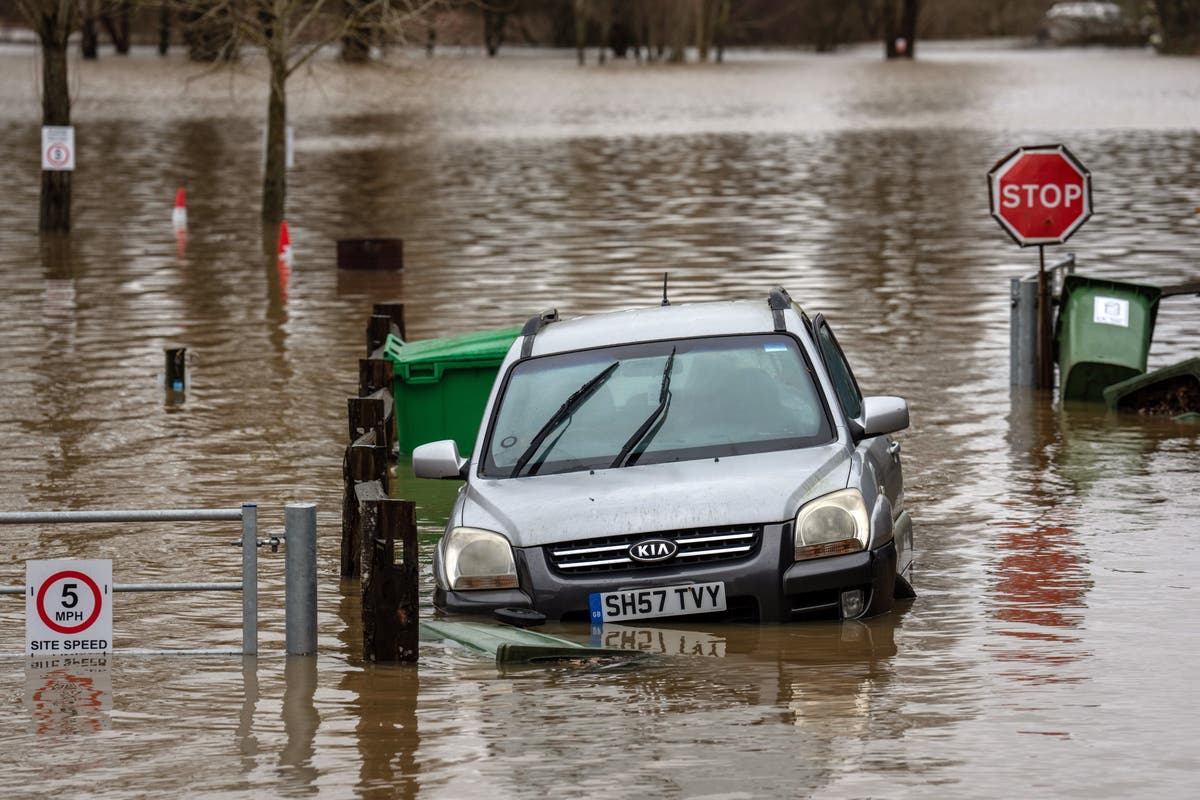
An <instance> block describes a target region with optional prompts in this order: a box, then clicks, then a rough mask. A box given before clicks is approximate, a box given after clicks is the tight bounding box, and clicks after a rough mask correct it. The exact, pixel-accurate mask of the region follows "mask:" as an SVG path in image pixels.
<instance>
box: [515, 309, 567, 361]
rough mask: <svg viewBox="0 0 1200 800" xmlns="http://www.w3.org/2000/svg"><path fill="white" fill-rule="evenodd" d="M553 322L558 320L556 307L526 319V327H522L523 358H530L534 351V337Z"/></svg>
mask: <svg viewBox="0 0 1200 800" xmlns="http://www.w3.org/2000/svg"><path fill="white" fill-rule="evenodd" d="M551 322H558V309H556V308H547V309H546V310H545V311H542V312H541V313H539V314H534V315H533V316H532V317H530V318H529V319H528V320H526V321H525V327H524V328H522V329H521V336H522V337H524V339H523V341H522V342H521V358H529V354H530V353H531V352H533V338H534V337H535V336H537V335H538V333H540V332H541V330H542V328H544V327H546V326H547V325H549V324H550V323H551Z"/></svg>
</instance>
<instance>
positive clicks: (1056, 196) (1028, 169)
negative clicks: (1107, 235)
mask: <svg viewBox="0 0 1200 800" xmlns="http://www.w3.org/2000/svg"><path fill="white" fill-rule="evenodd" d="M988 204H989V206H990V208H991V212H992V216H993V217H995V219H996V221H997V222H999V223H1000V227H1002V228H1004V230H1005V231H1006V232H1007V233H1008V235H1009V236H1011V237H1012V238H1013V240H1014V241H1015V242H1016V243H1017V244H1019V245H1020V246H1021V247H1029V246H1031V245H1035V244H1036V245H1037V246H1038V315H1037V323H1038V335H1037V364H1038V371H1037V374H1038V382H1037V385H1038V387H1039V388H1043V389H1049V388H1052V387H1053V386H1054V359H1053V356H1052V353H1051V350H1052V348H1053V342H1052V340H1051V328H1052V325H1051V319H1050V287H1049V283H1048V280H1047V275H1046V252H1045V246H1046V245H1048V244H1060V243H1062V242H1065V241H1066V240H1067V239H1069V238H1070V237H1071V234H1073V233H1074V232H1075V231H1077V230H1078V229H1079V228H1080V226H1082V225H1083V223H1085V222H1087V220H1088V217H1090V216H1091V215H1092V174H1091V173H1090V172H1088V170H1087V168H1086V167H1084V166H1083V164H1082V163H1081V162H1080V161H1079V159H1077V158H1075V156H1074V155H1072V153H1071V151H1070V150H1068V149H1067V148H1066V146H1065V145H1061V144H1051V145H1038V146H1036V147H1018V148H1017V149H1016V150H1014V151H1012V152H1011V153H1009V154H1008V155H1007V156H1005V157H1004V158H1002V159H1000V161H999V162H997V164H996V166H994V167H992V170H991V172H989V173H988Z"/></svg>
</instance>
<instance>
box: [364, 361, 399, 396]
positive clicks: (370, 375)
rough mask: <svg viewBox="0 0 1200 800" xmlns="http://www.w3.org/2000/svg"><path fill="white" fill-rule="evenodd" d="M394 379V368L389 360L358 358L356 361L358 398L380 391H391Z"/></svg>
mask: <svg viewBox="0 0 1200 800" xmlns="http://www.w3.org/2000/svg"><path fill="white" fill-rule="evenodd" d="M395 379H396V372H395V367H394V366H393V365H392V360H391V359H390V358H360V359H359V360H358V396H359V397H366V396H367V395H369V394H374V393H375V392H377V391H379V390H380V389H387V390H388V392H389V393H390V392H391V391H392V381H394V380H395Z"/></svg>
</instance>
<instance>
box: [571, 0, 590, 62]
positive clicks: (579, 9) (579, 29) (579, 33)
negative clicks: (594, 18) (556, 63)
mask: <svg viewBox="0 0 1200 800" xmlns="http://www.w3.org/2000/svg"><path fill="white" fill-rule="evenodd" d="M574 7H575V57H576V59H577V60H578V61H579V66H581V67H582V66H583V65H584V63H586V61H587V56H586V55H585V54H584V52H583V48H584V46H585V45H587V24H588V13H587V0H575V3H574Z"/></svg>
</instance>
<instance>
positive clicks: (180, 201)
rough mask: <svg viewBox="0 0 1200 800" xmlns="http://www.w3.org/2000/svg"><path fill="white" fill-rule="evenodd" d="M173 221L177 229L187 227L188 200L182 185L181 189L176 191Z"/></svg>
mask: <svg viewBox="0 0 1200 800" xmlns="http://www.w3.org/2000/svg"><path fill="white" fill-rule="evenodd" d="M171 223H172V224H173V225H174V226H175V230H177V231H178V230H179V229H180V228H186V227H187V200H186V199H185V197H184V191H183V187H182V186H180V187H179V191H177V192H175V210H174V212H172V214H171Z"/></svg>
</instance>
